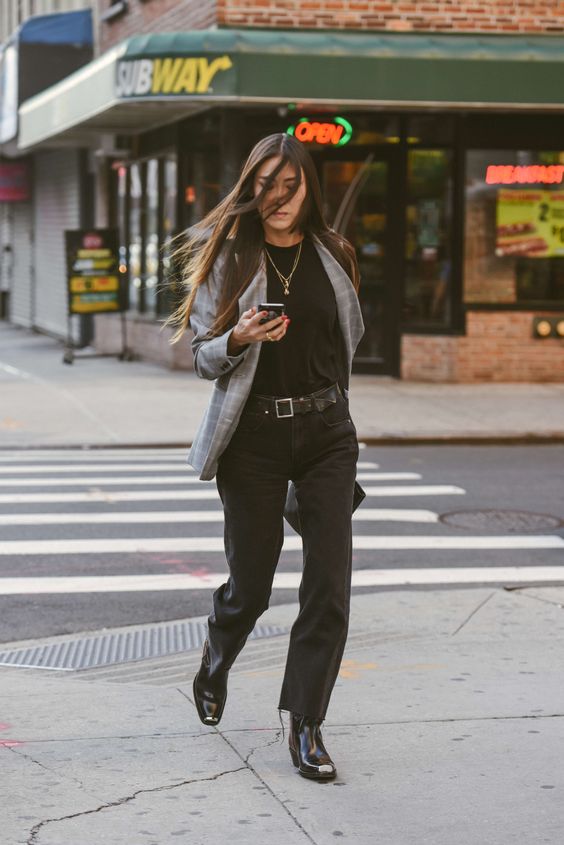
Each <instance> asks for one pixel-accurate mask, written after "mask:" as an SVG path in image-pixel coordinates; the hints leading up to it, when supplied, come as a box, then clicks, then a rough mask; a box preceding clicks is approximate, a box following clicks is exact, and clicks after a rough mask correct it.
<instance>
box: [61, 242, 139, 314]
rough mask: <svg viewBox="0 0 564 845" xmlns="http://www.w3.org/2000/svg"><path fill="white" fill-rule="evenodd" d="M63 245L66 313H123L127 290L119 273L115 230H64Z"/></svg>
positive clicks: (125, 307)
mask: <svg viewBox="0 0 564 845" xmlns="http://www.w3.org/2000/svg"><path fill="white" fill-rule="evenodd" d="M65 244H66V253H67V283H68V305H69V313H71V314H94V313H100V312H106V311H125V310H126V309H127V288H126V285H125V281H124V280H123V281H122V279H124V277H123V276H122V275H121V274H120V272H119V253H118V233H117V230H115V229H74V230H67V231H66V232H65Z"/></svg>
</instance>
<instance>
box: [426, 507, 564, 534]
mask: <svg viewBox="0 0 564 845" xmlns="http://www.w3.org/2000/svg"><path fill="white" fill-rule="evenodd" d="M439 518H440V521H441V522H444V523H445V524H446V525H453V526H454V527H456V528H470V529H471V530H478V531H479V530H480V529H483V530H487V531H490V530H496V531H517V532H519V533H520V532H521V531H547V530H549V529H553V528H558V527H559V526H561V525H563V524H564V523H563V522H562V520H561V519H559V518H558V517H557V516H550V515H548V514H542V513H529V511H501V510H471V511H452V512H451V513H443V514H442V515H441V516H440V517H439Z"/></svg>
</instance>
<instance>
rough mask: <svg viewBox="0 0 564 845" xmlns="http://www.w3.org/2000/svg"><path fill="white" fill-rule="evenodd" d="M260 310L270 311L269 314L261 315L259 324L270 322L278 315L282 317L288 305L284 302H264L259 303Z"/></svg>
mask: <svg viewBox="0 0 564 845" xmlns="http://www.w3.org/2000/svg"><path fill="white" fill-rule="evenodd" d="M258 310H259V311H268V316H266V317H261V318H260V320H259V325H262V324H263V323H268V322H269V321H270V320H274V319H276V317H281V316H282V315H283V314H285V313H286V306H285V305H284V303H283V302H263V303H262V305H259V307H258Z"/></svg>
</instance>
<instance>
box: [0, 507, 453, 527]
mask: <svg viewBox="0 0 564 845" xmlns="http://www.w3.org/2000/svg"><path fill="white" fill-rule="evenodd" d="M438 518H439V517H438V514H436V513H434V512H433V511H425V510H394V509H386V508H380V509H376V508H361V509H360V510H357V511H356V512H355V513H354V514H353V520H354V521H355V522H372V521H374V522H387V521H392V522H422V523H429V522H437V521H438ZM176 522H179V523H184V522H223V511H222V510H205V511H133V512H131V511H127V512H126V511H122V512H121V513H89V512H84V513H35V514H27V513H24V514H22V513H13V514H1V515H0V526H2V525H8V526H15V525H93V524H97V525H104V524H108V525H109V524H124V525H127V524H128V523H163V524H165V523H176Z"/></svg>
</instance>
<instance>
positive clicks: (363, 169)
mask: <svg viewBox="0 0 564 845" xmlns="http://www.w3.org/2000/svg"><path fill="white" fill-rule="evenodd" d="M398 152H399V150H397V149H385V150H381V149H380V150H372V151H367V150H366V148H364V149H363V150H354V152H353V153H352V155H351V152H349V151H343V153H341V154H339V153H337V154H336V155H335V154H333V155H332V156H331V159H323V160H322V162H321V166H320V177H321V187H322V191H323V198H324V212H325V217H326V219H327V220H328V222H329V224H330V225H331V226H332V227H333V228H334V229H335V230H336V231H338V232H340V233H342V234H343V235H344V236H345V237H346V238H347V240H349V241H350V242H351V243H352V244H353V246H354V247H355V249H356V254H357V259H358V264H359V268H360V277H361V287H360V306H361V309H362V315H363V319H364V325H365V334H364V337H363V338H362V340H361V341H360V344H359V346H358V349H357V351H356V355H355V359H354V363H353V371H354V372H360V373H376V374H380V375H391V376H395V377H399V354H400V302H401V278H402V277H401V273H402V264H401V256H402V244H403V239H404V235H403V231H402V225H401V214H400V205H399V203H400V193H401V191H399V190H398V189H397V188H398V187H399V185H400V184H401V182H402V179H401V172H400V166H399V156H398ZM393 185H395V186H396V190H395V191H393V190H392V186H393Z"/></svg>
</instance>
